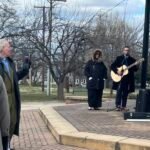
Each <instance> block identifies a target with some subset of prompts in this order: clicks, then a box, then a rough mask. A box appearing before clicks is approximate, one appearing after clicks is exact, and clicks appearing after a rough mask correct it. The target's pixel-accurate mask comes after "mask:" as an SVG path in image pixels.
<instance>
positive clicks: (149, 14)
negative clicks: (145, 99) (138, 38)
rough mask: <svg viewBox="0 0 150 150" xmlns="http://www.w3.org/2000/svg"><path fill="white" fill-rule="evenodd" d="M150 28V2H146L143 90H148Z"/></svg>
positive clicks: (142, 72) (148, 0) (147, 0)
mask: <svg viewBox="0 0 150 150" xmlns="http://www.w3.org/2000/svg"><path fill="white" fill-rule="evenodd" d="M149 26H150V0H146V4H145V23H144V38H143V54H142V56H143V58H144V59H145V61H144V62H143V64H142V71H141V88H142V89H145V88H146V80H147V64H148V49H149Z"/></svg>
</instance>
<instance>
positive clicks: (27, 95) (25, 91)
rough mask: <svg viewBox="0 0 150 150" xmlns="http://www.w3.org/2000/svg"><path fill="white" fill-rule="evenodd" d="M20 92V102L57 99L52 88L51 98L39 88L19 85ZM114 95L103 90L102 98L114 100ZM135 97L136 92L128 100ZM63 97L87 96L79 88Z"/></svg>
mask: <svg viewBox="0 0 150 150" xmlns="http://www.w3.org/2000/svg"><path fill="white" fill-rule="evenodd" d="M20 91H21V100H22V101H32V102H33V101H51V100H56V99H57V94H56V93H57V90H56V88H52V92H51V96H47V95H46V90H45V92H42V91H41V87H30V86H23V85H21V86H20ZM64 91H66V90H64ZM115 95H116V94H115V91H113V94H112V95H111V94H110V89H105V90H104V93H103V97H104V98H115ZM136 95H137V92H135V93H133V94H130V95H129V98H133V99H135V98H136ZM65 96H87V89H86V88H80V87H76V88H70V92H69V93H66V92H65Z"/></svg>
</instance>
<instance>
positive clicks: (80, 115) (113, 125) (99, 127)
mask: <svg viewBox="0 0 150 150" xmlns="http://www.w3.org/2000/svg"><path fill="white" fill-rule="evenodd" d="M134 107H135V101H134V100H131V101H129V102H128V108H130V110H132V111H133V108H134ZM107 108H108V110H109V109H110V108H114V102H113V101H108V102H105V103H104V104H103V108H102V110H100V111H89V110H87V104H77V105H72V106H59V107H55V110H57V112H59V113H60V114H61V115H62V116H63V117H64V118H65V119H66V120H68V121H69V122H70V123H71V124H73V125H74V127H76V128H77V129H78V130H79V131H81V132H90V133H98V134H105V135H116V136H125V137H131V138H137V139H139V138H141V139H150V122H127V121H124V119H123V113H122V112H116V111H108V112H107Z"/></svg>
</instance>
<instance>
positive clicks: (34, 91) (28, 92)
mask: <svg viewBox="0 0 150 150" xmlns="http://www.w3.org/2000/svg"><path fill="white" fill-rule="evenodd" d="M20 92H21V100H22V101H32V102H33V101H49V100H56V94H53V95H51V96H47V95H46V92H42V91H41V87H30V86H22V85H21V86H20Z"/></svg>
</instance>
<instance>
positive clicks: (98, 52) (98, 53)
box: [93, 49, 102, 59]
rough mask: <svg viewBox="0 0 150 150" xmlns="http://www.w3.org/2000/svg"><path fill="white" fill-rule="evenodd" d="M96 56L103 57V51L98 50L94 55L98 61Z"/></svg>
mask: <svg viewBox="0 0 150 150" xmlns="http://www.w3.org/2000/svg"><path fill="white" fill-rule="evenodd" d="M96 55H99V57H101V56H102V51H101V50H100V49H97V50H96V51H95V52H94V54H93V58H94V59H96Z"/></svg>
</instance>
